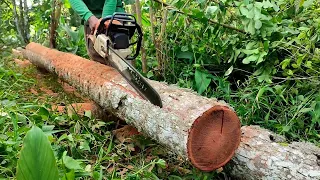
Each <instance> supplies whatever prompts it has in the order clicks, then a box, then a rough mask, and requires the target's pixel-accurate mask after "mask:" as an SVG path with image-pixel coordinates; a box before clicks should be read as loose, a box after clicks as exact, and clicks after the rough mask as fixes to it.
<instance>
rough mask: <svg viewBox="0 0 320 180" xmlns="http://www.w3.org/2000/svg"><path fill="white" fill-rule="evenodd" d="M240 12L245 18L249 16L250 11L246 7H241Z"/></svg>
mask: <svg viewBox="0 0 320 180" xmlns="http://www.w3.org/2000/svg"><path fill="white" fill-rule="evenodd" d="M240 12H241V14H242V15H244V16H248V14H249V10H248V9H247V8H246V7H244V6H241V7H240Z"/></svg>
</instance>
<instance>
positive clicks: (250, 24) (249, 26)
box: [247, 20, 256, 35]
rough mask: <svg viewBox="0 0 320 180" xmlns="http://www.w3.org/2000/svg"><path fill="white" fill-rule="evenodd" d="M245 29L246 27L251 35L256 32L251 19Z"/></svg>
mask: <svg viewBox="0 0 320 180" xmlns="http://www.w3.org/2000/svg"><path fill="white" fill-rule="evenodd" d="M247 29H248V32H249V33H251V34H252V35H254V34H255V33H256V30H255V28H254V21H253V20H251V21H250V22H249V25H248V27H247Z"/></svg>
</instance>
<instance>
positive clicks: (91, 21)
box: [88, 16, 100, 34]
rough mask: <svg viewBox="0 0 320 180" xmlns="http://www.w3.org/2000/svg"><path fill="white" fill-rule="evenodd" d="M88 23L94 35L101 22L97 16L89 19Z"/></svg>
mask: <svg viewBox="0 0 320 180" xmlns="http://www.w3.org/2000/svg"><path fill="white" fill-rule="evenodd" d="M88 23H89V27H90V29H91V34H93V33H94V32H95V30H96V27H98V25H99V23H100V20H99V19H98V18H97V17H95V16H91V17H90V18H89V19H88Z"/></svg>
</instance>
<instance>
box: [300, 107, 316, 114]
mask: <svg viewBox="0 0 320 180" xmlns="http://www.w3.org/2000/svg"><path fill="white" fill-rule="evenodd" d="M310 111H313V109H312V108H303V109H301V110H300V112H301V113H307V112H310Z"/></svg>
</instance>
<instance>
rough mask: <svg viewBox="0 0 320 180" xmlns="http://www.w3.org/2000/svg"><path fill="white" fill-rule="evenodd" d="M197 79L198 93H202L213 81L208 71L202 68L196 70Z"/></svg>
mask: <svg viewBox="0 0 320 180" xmlns="http://www.w3.org/2000/svg"><path fill="white" fill-rule="evenodd" d="M195 81H196V86H197V89H198V93H199V94H202V93H203V92H204V91H205V90H206V89H207V88H208V86H209V84H210V82H211V79H210V78H208V74H207V73H205V72H203V71H200V70H196V73H195Z"/></svg>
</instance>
